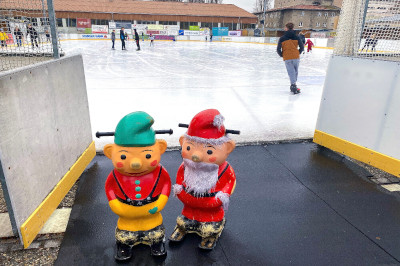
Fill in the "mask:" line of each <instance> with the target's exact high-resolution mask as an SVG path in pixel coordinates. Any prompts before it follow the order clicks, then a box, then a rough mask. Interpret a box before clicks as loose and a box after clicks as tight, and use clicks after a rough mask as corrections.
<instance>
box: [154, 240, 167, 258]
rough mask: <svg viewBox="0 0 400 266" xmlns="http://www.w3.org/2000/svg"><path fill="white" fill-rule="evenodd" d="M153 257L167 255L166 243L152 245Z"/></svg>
mask: <svg viewBox="0 0 400 266" xmlns="http://www.w3.org/2000/svg"><path fill="white" fill-rule="evenodd" d="M150 248H151V255H152V256H164V255H166V254H167V250H166V249H165V243H164V241H161V242H158V243H155V244H153V245H151V247H150Z"/></svg>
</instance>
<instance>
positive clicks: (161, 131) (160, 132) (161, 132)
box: [155, 129, 174, 135]
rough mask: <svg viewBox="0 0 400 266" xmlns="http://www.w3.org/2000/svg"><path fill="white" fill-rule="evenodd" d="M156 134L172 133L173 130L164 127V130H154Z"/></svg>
mask: <svg viewBox="0 0 400 266" xmlns="http://www.w3.org/2000/svg"><path fill="white" fill-rule="evenodd" d="M155 132H156V134H170V135H172V134H173V133H174V131H173V130H172V129H166V130H155Z"/></svg>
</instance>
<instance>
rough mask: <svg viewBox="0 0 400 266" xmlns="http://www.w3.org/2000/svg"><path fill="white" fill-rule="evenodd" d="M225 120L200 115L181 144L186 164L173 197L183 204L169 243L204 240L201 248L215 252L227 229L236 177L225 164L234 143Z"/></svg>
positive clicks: (211, 113)
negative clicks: (188, 238)
mask: <svg viewBox="0 0 400 266" xmlns="http://www.w3.org/2000/svg"><path fill="white" fill-rule="evenodd" d="M223 121H224V118H223V117H222V115H221V114H220V113H219V111H218V110H215V109H208V110H204V111H202V112H200V113H198V114H197V115H196V116H195V117H194V118H193V119H192V121H191V122H190V124H189V125H184V124H180V126H182V127H188V130H187V132H186V134H185V135H183V136H181V137H180V139H179V143H180V145H181V147H182V158H183V163H182V164H181V166H180V167H179V170H178V173H177V177H176V184H175V185H174V194H175V195H176V196H177V197H178V199H179V200H180V201H182V202H183V210H182V214H181V215H179V216H178V218H177V220H176V223H177V224H176V226H175V229H174V232H173V233H172V235H171V236H170V238H169V239H170V241H172V242H179V241H182V239H183V238H184V236H185V235H186V234H187V233H196V234H198V235H199V236H201V238H202V239H201V242H200V244H199V247H200V248H201V249H213V248H214V247H215V245H216V243H217V241H218V238H219V237H220V235H221V233H222V230H223V229H224V226H225V211H226V210H227V209H228V204H229V199H230V196H231V195H232V193H233V191H234V190H235V186H236V177H235V173H234V171H233V169H232V167H231V166H230V165H229V163H228V162H227V161H226V158H227V157H228V155H229V154H230V153H231V152H232V151H233V150H234V148H235V142H234V141H233V140H231V139H229V138H228V137H227V136H226V133H235V134H239V131H234V130H226V129H225V127H224V124H223Z"/></svg>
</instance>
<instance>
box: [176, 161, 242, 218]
mask: <svg viewBox="0 0 400 266" xmlns="http://www.w3.org/2000/svg"><path fill="white" fill-rule="evenodd" d="M184 171H185V167H184V165H183V163H182V164H181V166H180V167H179V170H178V173H177V175H176V184H178V185H183V189H182V191H181V192H180V193H179V194H178V195H177V197H178V199H179V200H180V201H182V202H183V210H182V215H184V216H185V217H186V218H189V219H191V220H196V221H199V222H219V221H222V219H223V218H224V215H225V212H224V209H223V208H222V202H221V200H219V199H217V198H216V197H215V194H216V193H218V192H220V191H221V192H223V193H227V194H229V195H231V194H232V192H233V190H234V188H235V185H236V177H235V172H234V171H233V169H232V167H231V166H230V165H229V164H228V162H225V163H223V164H222V165H220V166H219V169H218V181H217V184H216V186H215V187H214V188H213V189H211V190H210V191H209V193H208V194H209V195H205V196H197V197H196V196H194V195H192V194H191V193H188V192H186V190H185V182H184V181H183V180H184Z"/></svg>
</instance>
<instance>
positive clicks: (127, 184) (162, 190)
mask: <svg viewBox="0 0 400 266" xmlns="http://www.w3.org/2000/svg"><path fill="white" fill-rule="evenodd" d="M114 175H115V177H114ZM115 179H117V181H118V183H119V185H118V183H117V181H116V180H115ZM119 186H121V187H119ZM121 188H122V190H121ZM105 190H106V195H107V198H108V200H109V201H110V200H113V199H116V198H118V199H120V200H121V201H122V202H124V203H125V200H126V197H125V195H124V193H125V194H126V195H127V196H128V197H129V198H130V199H132V200H133V202H134V201H143V200H145V199H147V198H148V197H150V198H151V199H150V201H152V200H155V198H156V197H157V196H158V195H160V194H162V195H165V196H167V197H168V196H169V193H170V192H171V180H170V178H169V175H168V173H167V171H166V170H165V169H164V168H163V167H162V166H161V165H158V166H157V167H156V169H155V170H154V171H153V172H151V173H149V174H146V175H142V176H124V175H122V174H121V173H119V172H118V171H117V170H115V169H114V170H113V171H111V173H110V174H109V175H108V178H107V181H106V185H105ZM143 204H146V202H144V203H143Z"/></svg>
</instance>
